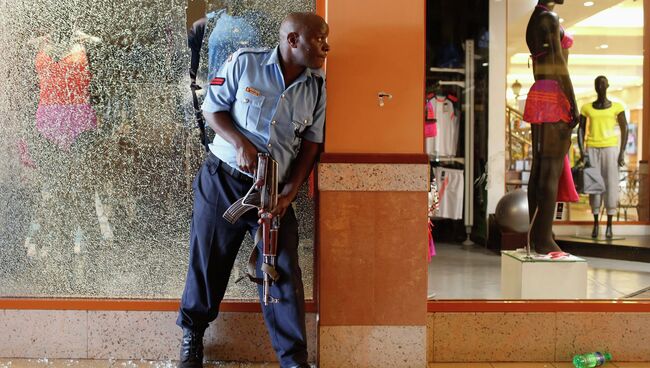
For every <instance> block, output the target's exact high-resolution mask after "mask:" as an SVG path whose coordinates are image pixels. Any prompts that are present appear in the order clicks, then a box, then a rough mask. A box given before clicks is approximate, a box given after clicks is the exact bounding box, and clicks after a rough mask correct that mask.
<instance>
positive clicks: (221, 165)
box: [208, 152, 253, 184]
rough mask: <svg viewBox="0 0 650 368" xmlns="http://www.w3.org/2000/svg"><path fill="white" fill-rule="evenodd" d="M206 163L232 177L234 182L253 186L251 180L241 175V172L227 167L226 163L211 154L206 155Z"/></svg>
mask: <svg viewBox="0 0 650 368" xmlns="http://www.w3.org/2000/svg"><path fill="white" fill-rule="evenodd" d="M208 161H209V162H212V163H214V164H215V165H217V167H218V169H219V170H221V171H223V172H225V173H226V174H228V175H230V176H232V177H233V178H235V179H236V180H239V181H241V182H244V183H250V184H253V178H252V177H250V176H248V175H246V174H244V173H242V172H241V171H239V170H237V169H235V168H234V167H232V166H230V165H228V164H227V163H225V162H223V161H221V159H219V157H217V156H215V155H214V154H213V153H212V152H209V153H208Z"/></svg>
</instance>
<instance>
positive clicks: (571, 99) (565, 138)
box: [524, 0, 580, 254]
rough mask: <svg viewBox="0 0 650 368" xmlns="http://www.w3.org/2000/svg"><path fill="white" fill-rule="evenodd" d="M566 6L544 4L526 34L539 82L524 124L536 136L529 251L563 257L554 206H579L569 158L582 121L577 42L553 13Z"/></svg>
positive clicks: (544, 1)
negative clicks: (572, 53)
mask: <svg viewBox="0 0 650 368" xmlns="http://www.w3.org/2000/svg"><path fill="white" fill-rule="evenodd" d="M563 3H564V0H555V1H550V0H540V1H539V2H538V4H537V6H536V7H535V10H534V11H533V14H532V16H531V17H530V21H529V22H528V28H527V29H526V43H527V45H528V48H529V50H530V54H531V58H532V61H533V74H534V76H535V84H534V85H533V86H532V87H531V89H530V92H529V93H528V98H527V100H526V108H525V110H524V120H525V121H527V122H529V123H531V124H532V136H533V147H532V148H533V165H532V170H531V176H530V181H529V185H528V209H529V213H530V219H531V226H530V247H531V250H533V251H536V252H537V253H541V254H547V253H550V252H559V251H561V249H560V247H559V246H558V245H557V243H556V242H555V240H554V239H553V233H552V225H553V217H554V212H555V202H556V201H562V202H574V201H577V200H578V194H577V193H576V191H575V187H574V186H573V180H572V179H571V174H570V167H569V165H568V158H567V156H566V155H567V152H568V150H569V147H570V145H571V131H572V130H573V128H574V127H575V126H576V125H577V123H578V121H579V120H578V119H579V116H580V115H579V110H578V109H577V107H576V101H575V95H574V92H573V85H572V83H571V79H570V78H569V71H568V68H567V61H568V56H569V53H568V49H569V48H570V47H571V45H572V44H573V39H572V38H571V36H570V35H568V34H567V33H566V32H565V31H564V29H563V28H562V27H561V26H560V21H559V18H558V16H557V14H555V13H554V12H553V8H554V7H555V5H559V4H563Z"/></svg>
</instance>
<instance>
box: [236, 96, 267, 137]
mask: <svg viewBox="0 0 650 368" xmlns="http://www.w3.org/2000/svg"><path fill="white" fill-rule="evenodd" d="M236 103H237V104H238V105H239V106H238V107H239V108H238V109H237V110H238V111H239V112H240V113H241V115H239V116H237V117H238V118H239V120H238V122H239V124H240V125H242V126H243V127H245V128H246V130H249V131H251V132H255V131H257V129H258V127H259V126H260V117H261V115H262V104H263V103H264V96H255V95H253V94H251V93H248V92H246V91H244V90H239V91H237V102H236Z"/></svg>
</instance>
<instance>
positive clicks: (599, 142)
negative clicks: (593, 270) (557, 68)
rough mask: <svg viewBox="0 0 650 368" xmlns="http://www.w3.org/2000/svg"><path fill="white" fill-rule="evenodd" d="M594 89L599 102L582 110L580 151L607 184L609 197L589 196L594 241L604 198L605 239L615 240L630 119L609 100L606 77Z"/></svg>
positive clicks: (584, 159)
mask: <svg viewBox="0 0 650 368" xmlns="http://www.w3.org/2000/svg"><path fill="white" fill-rule="evenodd" d="M594 85H595V88H596V93H597V94H598V98H597V99H596V101H594V102H592V103H591V104H588V105H585V106H582V110H581V114H580V127H579V128H578V147H579V148H580V160H581V161H582V162H584V163H585V165H586V166H594V167H597V168H599V169H600V172H601V175H602V176H603V179H604V180H605V193H603V194H590V195H589V204H590V205H591V211H592V213H593V215H594V228H593V231H592V232H591V237H592V238H597V237H598V215H599V213H600V205H601V197H602V200H603V201H604V202H605V203H604V205H605V207H606V208H607V228H606V230H605V237H607V238H612V236H613V234H612V218H613V217H614V213H616V208H617V206H618V180H619V173H618V168H619V167H622V166H624V165H625V146H626V145H627V138H628V128H627V119H626V118H625V108H624V107H623V105H621V104H620V103H617V102H612V101H610V100H608V99H607V88H608V87H609V82H608V81H607V78H606V77H605V76H602V75H601V76H599V77H597V78H596V80H595V82H594ZM587 118H589V120H590V123H589V124H590V125H589V136H588V137H587V142H586V143H587V146H588V150H587V155H585V149H584V146H585V133H586V129H587ZM617 123H618V126H619V128H620V130H621V139H620V142H619V139H618V138H617V137H616V135H615V132H614V128H615V127H616V124H617ZM617 147H618V149H617ZM617 165H618V166H617Z"/></svg>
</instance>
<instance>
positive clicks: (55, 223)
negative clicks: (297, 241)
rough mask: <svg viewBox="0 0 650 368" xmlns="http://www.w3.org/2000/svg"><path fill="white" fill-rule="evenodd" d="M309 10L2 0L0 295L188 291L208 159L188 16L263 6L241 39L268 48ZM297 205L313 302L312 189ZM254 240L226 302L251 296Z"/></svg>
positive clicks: (301, 6)
mask: <svg viewBox="0 0 650 368" xmlns="http://www.w3.org/2000/svg"><path fill="white" fill-rule="evenodd" d="M314 7H315V4H314V1H312V0H294V1H249V0H246V1H244V0H241V1H237V0H234V1H223V2H209V3H205V2H203V1H190V2H189V3H186V2H185V0H182V1H171V2H164V3H163V2H159V1H148V0H131V1H119V2H114V1H107V0H98V1H78V0H57V1H53V0H37V1H32V2H24V1H17V2H13V1H12V2H2V3H1V4H0V12H1V14H2V16H0V45H1V47H2V49H3V51H2V53H1V54H0V74H1V75H3V76H4V79H5V80H4V82H3V83H2V86H0V112H1V115H2V116H3V117H4V119H3V124H2V125H1V126H0V142H1V143H2V144H1V146H2V150H0V247H1V248H2V252H0V296H3V297H70V296H75V297H102V298H124V297H125V298H163V299H164V298H178V297H180V294H181V292H182V288H183V286H184V280H185V272H186V271H187V259H188V238H189V220H190V216H191V208H192V206H191V204H192V203H191V202H192V193H191V183H192V180H193V178H194V175H195V173H196V171H197V168H198V167H199V165H200V163H201V161H202V158H203V155H204V150H203V147H202V146H201V144H200V142H199V129H197V128H196V121H195V115H194V108H193V101H192V94H191V91H190V76H189V67H190V59H191V55H190V54H191V53H190V50H189V49H188V33H187V31H188V24H190V25H191V24H192V23H193V22H194V21H195V20H197V19H191V18H188V17H187V14H194V16H195V15H196V14H197V12H203V13H205V12H206V11H208V12H214V13H223V14H230V12H232V11H235V9H237V10H236V11H241V12H256V14H257V16H258V17H261V19H264V20H265V21H264V23H263V25H258V26H257V28H255V29H254V32H252V33H251V34H250V35H248V36H247V37H250V38H252V39H254V40H255V41H251V42H247V41H246V40H240V41H241V43H240V46H246V47H255V46H258V47H259V46H266V47H273V46H275V44H276V43H277V30H278V26H279V24H280V22H281V20H282V19H283V18H284V16H285V15H286V14H287V13H288V12H290V11H309V10H313V9H314ZM197 9H199V10H197ZM201 15H203V14H201ZM260 24H261V23H260ZM226 27H227V25H226ZM232 27H233V28H232V29H230V30H229V31H230V33H231V34H236V33H238V32H239V29H237V28H236V26H232ZM206 37H207V36H206ZM245 41H246V42H245ZM204 47H208V42H205V43H204ZM231 52H232V51H231ZM206 54H207V52H206ZM206 62H207V60H205V58H204V59H203V60H201V63H202V64H204V63H206ZM202 82H204V81H200V80H197V84H201V83H202ZM296 206H297V207H298V208H297V212H298V217H299V220H300V221H301V245H302V246H301V256H302V259H301V262H303V269H304V270H305V271H304V272H303V274H304V279H305V280H304V283H305V288H306V291H305V292H306V295H307V297H310V296H311V295H312V285H313V281H312V274H313V245H312V240H313V200H312V199H311V197H310V196H309V195H308V188H307V187H305V188H304V190H303V191H302V194H301V196H300V199H299V200H298V202H297V203H296ZM251 246H252V241H251V240H250V239H248V240H247V241H246V243H245V244H244V246H243V247H242V252H240V257H239V259H238V261H237V265H236V267H235V269H234V270H233V274H232V279H231V284H230V285H231V287H230V288H229V291H228V294H227V296H226V297H227V298H231V299H255V298H256V297H257V296H256V295H257V292H256V288H254V287H253V286H252V285H251V284H250V283H249V282H248V281H242V282H239V281H241V279H242V277H241V276H243V274H244V270H245V263H246V258H247V256H248V254H247V253H248V249H250V247H251Z"/></svg>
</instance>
